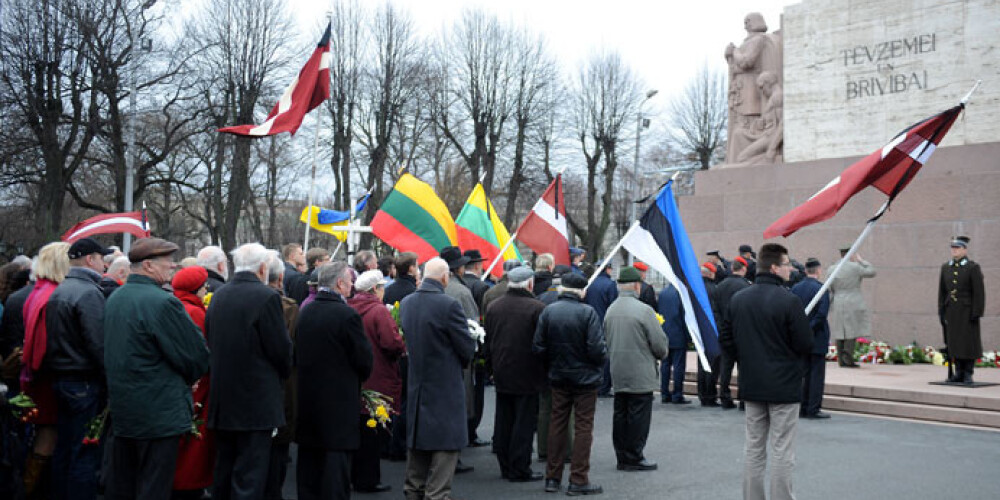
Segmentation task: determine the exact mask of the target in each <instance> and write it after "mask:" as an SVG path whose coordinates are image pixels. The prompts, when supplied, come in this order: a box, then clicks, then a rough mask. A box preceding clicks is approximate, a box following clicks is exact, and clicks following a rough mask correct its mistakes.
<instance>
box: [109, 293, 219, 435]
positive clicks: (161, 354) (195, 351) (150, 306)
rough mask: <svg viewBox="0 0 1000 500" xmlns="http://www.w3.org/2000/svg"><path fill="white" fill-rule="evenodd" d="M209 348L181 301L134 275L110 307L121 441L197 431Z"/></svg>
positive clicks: (113, 396) (115, 418)
mask: <svg viewBox="0 0 1000 500" xmlns="http://www.w3.org/2000/svg"><path fill="white" fill-rule="evenodd" d="M208 358H209V356H208V347H206V345H205V339H204V338H203V337H202V335H201V331H200V330H199V329H198V327H197V326H196V325H195V324H194V322H193V321H191V317H190V316H188V314H187V312H186V311H185V310H184V306H183V305H182V304H181V302H180V300H177V298H176V297H174V296H173V295H171V294H169V293H167V292H166V291H164V290H163V289H162V288H160V286H159V285H157V284H156V282H154V281H153V280H152V279H150V278H148V277H146V276H142V275H136V274H133V275H130V276H129V277H128V281H127V282H126V283H125V285H123V286H122V287H121V288H119V289H118V290H116V291H115V293H113V294H112V295H111V297H110V298H108V301H107V304H106V305H105V308H104V366H105V369H106V372H107V376H108V396H109V399H110V405H111V421H112V423H113V425H114V431H115V435H116V436H124V437H127V438H132V439H154V438H163V437H170V436H178V435H181V434H185V433H187V432H188V431H189V430H190V429H191V415H192V401H191V385H192V384H194V383H195V381H197V380H198V378H199V377H201V376H202V375H203V374H204V373H205V372H206V371H208Z"/></svg>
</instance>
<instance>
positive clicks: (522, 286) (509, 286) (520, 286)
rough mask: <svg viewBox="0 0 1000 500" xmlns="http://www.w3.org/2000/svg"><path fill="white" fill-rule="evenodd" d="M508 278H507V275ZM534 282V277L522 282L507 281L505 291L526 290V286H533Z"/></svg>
mask: <svg viewBox="0 0 1000 500" xmlns="http://www.w3.org/2000/svg"><path fill="white" fill-rule="evenodd" d="M508 278H509V275H508ZM534 282H535V277H534V276H532V277H530V278H528V279H526V280H524V281H509V280H508V281H507V289H508V290H509V289H512V288H513V289H515V290H527V289H528V285H532V284H534Z"/></svg>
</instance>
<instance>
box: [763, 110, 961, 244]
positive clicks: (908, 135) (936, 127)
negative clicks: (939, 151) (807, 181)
mask: <svg viewBox="0 0 1000 500" xmlns="http://www.w3.org/2000/svg"><path fill="white" fill-rule="evenodd" d="M963 108H964V105H961V104H960V105H958V106H955V107H954V108H951V109H949V110H947V111H944V112H942V113H940V114H937V115H934V116H932V117H930V118H927V119H926V120H923V121H921V122H919V123H917V124H915V125H912V126H910V127H909V128H907V129H906V130H903V131H902V132H900V133H899V135H897V136H896V137H895V138H894V139H893V140H892V141H890V142H889V144H887V145H886V146H885V147H883V148H882V149H880V150H878V151H875V152H874V153H872V154H870V155H868V156H866V157H865V158H863V159H861V160H860V161H858V162H857V163H855V164H854V165H851V166H850V167H847V169H846V170H844V172H843V173H841V174H840V175H839V176H837V178H836V179H834V180H832V181H830V183H829V184H827V185H826V186H825V187H824V188H823V189H821V190H819V192H818V193H816V194H814V195H812V197H811V198H809V199H808V200H806V202H805V203H803V204H801V205H799V206H798V207H795V208H794V209H793V210H792V211H791V212H788V213H787V214H785V215H784V216H782V217H781V218H780V219H778V220H777V221H776V222H774V223H773V224H771V225H770V226H768V228H767V229H766V230H764V238H765V239H766V238H774V237H775V236H788V235H790V234H792V233H794V232H795V231H798V230H799V229H800V228H803V227H805V226H808V225H810V224H815V223H817V222H822V221H825V220H827V219H829V218H831V217H833V216H834V215H836V214H837V212H838V211H839V210H840V209H841V207H843V206H844V204H846V203H847V200H850V199H851V197H852V196H854V195H855V194H857V193H858V192H860V191H861V190H862V189H864V188H866V187H868V186H872V187H874V188H875V189H878V190H879V191H881V192H883V193H885V194H886V195H888V196H889V200H888V202H887V204H886V208H888V205H889V204H891V203H892V200H894V199H895V198H896V196H897V195H898V194H899V192H900V191H902V190H903V188H905V187H906V185H907V184H909V183H910V181H911V180H913V177H914V176H915V175H917V171H919V170H920V167H922V166H923V165H924V163H926V162H927V159H928V158H930V156H931V153H933V152H934V150H935V149H936V148H937V145H938V144H940V143H941V139H943V138H944V136H945V134H947V133H948V130H949V129H950V128H951V125H952V124H953V123H954V122H955V119H956V118H958V114H959V113H961V112H962V109H963ZM883 213H885V211H884V210H883V211H881V212H879V214H878V215H876V217H875V218H878V217H881V215H882V214H883Z"/></svg>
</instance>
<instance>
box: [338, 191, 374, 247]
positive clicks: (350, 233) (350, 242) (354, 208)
mask: <svg viewBox="0 0 1000 500" xmlns="http://www.w3.org/2000/svg"><path fill="white" fill-rule="evenodd" d="M372 189H375V186H374V185H373V186H372V187H370V188H368V191H365V195H364V196H362V197H361V198H362V199H364V197H365V196H368V195H370V194H372ZM357 216H358V204H357V202H355V203H352V204H351V216H350V217H349V218H348V219H347V263H348V264H349V265H353V264H354V262H353V261H354V246H355V245H356V243H355V242H354V236H355V235H354V233H355V231H357V229H360V228H355V227H354V219H356V218H357ZM359 232H360V231H359ZM358 237H359V238H360V237H361V235H360V234H359V235H358ZM341 243H343V242H341ZM337 249H338V250H339V249H340V245H337ZM334 255H336V253H334Z"/></svg>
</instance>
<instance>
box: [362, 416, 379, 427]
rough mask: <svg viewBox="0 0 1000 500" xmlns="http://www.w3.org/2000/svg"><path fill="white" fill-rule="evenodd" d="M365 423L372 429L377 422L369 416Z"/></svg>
mask: <svg viewBox="0 0 1000 500" xmlns="http://www.w3.org/2000/svg"><path fill="white" fill-rule="evenodd" d="M365 425H367V426H368V428H369V429H374V428H375V426H376V425H378V422H376V421H375V419H374V418H369V419H368V422H366V423H365Z"/></svg>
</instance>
